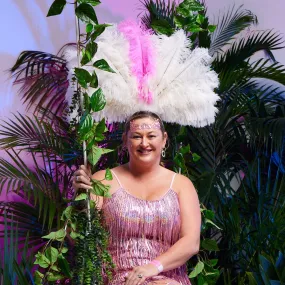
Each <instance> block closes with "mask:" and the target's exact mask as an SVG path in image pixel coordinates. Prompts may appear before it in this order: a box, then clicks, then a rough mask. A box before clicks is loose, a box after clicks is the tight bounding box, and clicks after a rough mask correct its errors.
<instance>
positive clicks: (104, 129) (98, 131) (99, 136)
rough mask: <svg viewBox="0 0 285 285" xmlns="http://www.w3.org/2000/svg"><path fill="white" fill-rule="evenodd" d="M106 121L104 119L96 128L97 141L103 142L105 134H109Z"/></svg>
mask: <svg viewBox="0 0 285 285" xmlns="http://www.w3.org/2000/svg"><path fill="white" fill-rule="evenodd" d="M107 131H108V129H107V127H106V123H105V119H102V120H101V121H100V122H99V123H98V124H97V126H96V130H95V141H97V142H98V141H102V140H104V139H105V136H104V133H105V132H107Z"/></svg>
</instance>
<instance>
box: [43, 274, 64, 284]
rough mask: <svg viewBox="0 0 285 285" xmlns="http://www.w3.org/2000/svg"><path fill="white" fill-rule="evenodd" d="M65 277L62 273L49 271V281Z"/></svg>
mask: <svg viewBox="0 0 285 285" xmlns="http://www.w3.org/2000/svg"><path fill="white" fill-rule="evenodd" d="M63 278H64V276H63V275H61V274H58V273H52V272H48V273H47V281H49V282H54V281H57V280H61V279H63Z"/></svg>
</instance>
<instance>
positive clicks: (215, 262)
mask: <svg viewBox="0 0 285 285" xmlns="http://www.w3.org/2000/svg"><path fill="white" fill-rule="evenodd" d="M218 261H219V260H218V259H211V260H210V262H211V265H212V266H213V267H214V266H216V265H217V264H218Z"/></svg>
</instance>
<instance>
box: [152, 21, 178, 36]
mask: <svg viewBox="0 0 285 285" xmlns="http://www.w3.org/2000/svg"><path fill="white" fill-rule="evenodd" d="M151 27H152V29H153V30H155V31H156V32H157V33H159V34H163V35H167V36H171V35H172V34H173V32H174V30H173V28H172V27H171V25H170V24H169V23H168V22H167V21H166V20H164V19H162V20H153V21H152V24H151Z"/></svg>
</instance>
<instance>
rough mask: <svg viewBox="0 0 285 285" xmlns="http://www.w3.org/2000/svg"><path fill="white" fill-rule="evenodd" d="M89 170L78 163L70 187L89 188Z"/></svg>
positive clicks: (76, 188)
mask: <svg viewBox="0 0 285 285" xmlns="http://www.w3.org/2000/svg"><path fill="white" fill-rule="evenodd" d="M91 176H92V174H91V170H90V169H89V168H86V167H85V166H84V165H80V167H79V169H78V170H76V171H75V172H74V174H73V182H72V187H73V188H74V190H75V191H77V190H78V189H86V190H87V189H91V188H92V187H91Z"/></svg>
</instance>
